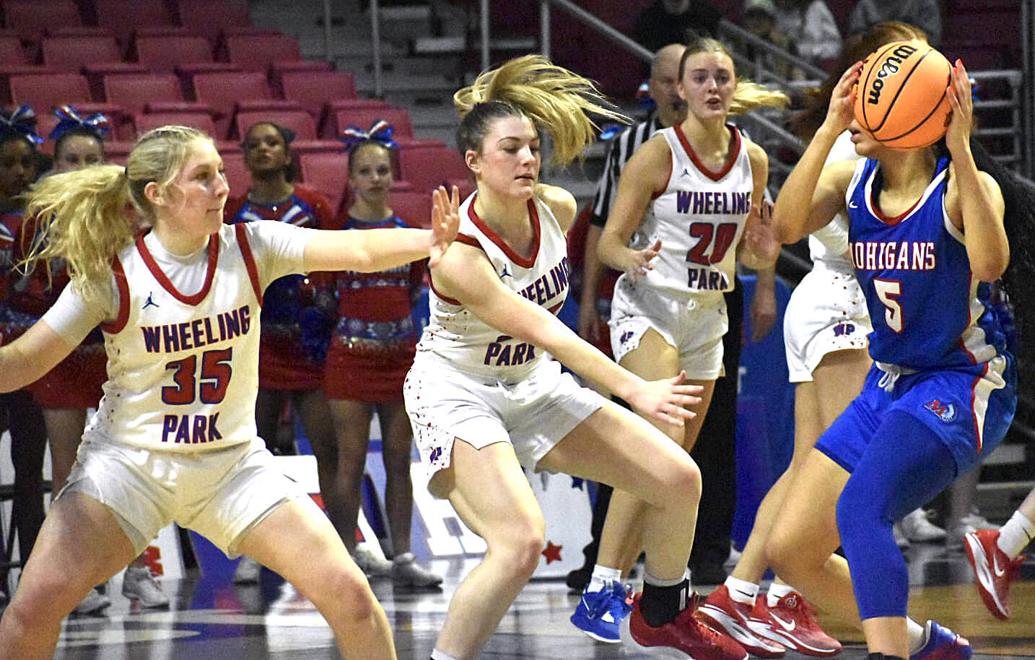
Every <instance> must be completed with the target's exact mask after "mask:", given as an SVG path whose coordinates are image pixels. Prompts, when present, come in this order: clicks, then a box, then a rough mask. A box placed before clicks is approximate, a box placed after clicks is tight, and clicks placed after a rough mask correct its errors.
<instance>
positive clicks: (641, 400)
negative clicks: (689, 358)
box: [626, 371, 704, 427]
mask: <svg viewBox="0 0 1035 660" xmlns="http://www.w3.org/2000/svg"><path fill="white" fill-rule="evenodd" d="M685 381H686V372H685V371H681V372H679V375H678V376H676V377H674V378H663V379H661V380H650V381H644V382H643V384H642V385H641V386H640V387H639V388H638V389H637V390H636V391H635V392H633V393H632V395H630V396H629V397H628V398H627V399H626V400H627V401H628V402H629V405H631V406H632V407H633V408H634V409H635V410H636V411H637V412H639V413H641V414H642V415H643V416H644V417H647V418H649V419H654V420H657V421H659V422H662V423H665V424H670V425H672V426H678V427H682V426H683V424H684V423H685V422H686V420H688V419H693V418H694V417H696V416H697V413H695V412H693V411H692V410H690V409H689V408H688V407H687V406H696V405H697V404H699V403H701V397H700V396H697V395H699V394H701V392H703V391H704V388H703V387H701V386H700V385H685V384H684V383H685Z"/></svg>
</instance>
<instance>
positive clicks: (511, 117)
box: [349, 56, 746, 660]
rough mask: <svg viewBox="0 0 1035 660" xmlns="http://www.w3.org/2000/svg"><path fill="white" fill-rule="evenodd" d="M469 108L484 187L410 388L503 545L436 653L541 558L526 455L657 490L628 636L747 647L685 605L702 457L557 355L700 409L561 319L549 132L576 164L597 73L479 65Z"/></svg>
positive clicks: (711, 647) (654, 412)
mask: <svg viewBox="0 0 1035 660" xmlns="http://www.w3.org/2000/svg"><path fill="white" fill-rule="evenodd" d="M454 103H455V105H456V106H457V109H458V110H459V111H460V114H461V117H462V119H461V122H460V128H459V130H458V131H457V143H458V146H459V148H460V150H461V152H462V153H463V155H464V159H465V162H466V163H467V167H468V168H469V169H470V170H471V171H472V172H473V173H474V175H475V179H476V181H477V192H476V193H475V194H474V195H472V196H471V197H469V198H468V199H467V200H465V201H464V203H463V204H462V205H461V207H460V211H459V214H460V227H461V229H460V233H458V235H457V242H458V243H460V244H459V245H454V246H453V247H452V248H451V249H450V252H449V254H448V255H447V256H446V257H445V258H444V259H443V260H442V262H441V263H440V264H439V266H438V268H437V269H435V268H433V269H432V271H431V275H432V285H433V286H432V291H431V301H430V306H431V320H430V323H429V325H428V327H427V328H425V330H424V334H423V336H422V337H421V340H420V343H419V344H418V346H417V354H416V357H415V359H414V362H413V368H412V369H411V370H410V372H409V374H408V375H407V377H406V382H405V385H404V389H403V396H404V398H405V401H406V411H407V413H408V414H409V416H410V423H411V425H412V427H413V436H414V440H415V442H416V445H417V448H418V449H419V450H420V454H421V459H422V461H423V462H424V464H425V465H426V466H427V468H428V471H429V473H430V478H429V489H430V490H431V492H432V493H433V494H435V495H436V496H439V497H448V498H449V500H450V502H451V503H452V505H453V507H454V508H455V509H456V510H457V513H458V514H459V515H460V517H461V518H462V519H463V521H464V522H465V523H466V524H467V526H468V527H470V528H471V529H472V530H474V531H475V532H477V533H478V534H479V535H480V536H481V537H482V538H484V539H485V541H486V544H487V546H488V552H487V553H486V555H485V558H484V559H483V560H482V561H481V563H480V564H479V565H478V566H477V567H475V568H474V569H473V570H472V571H471V572H470V573H469V574H468V575H467V576H466V577H465V578H464V580H463V582H462V583H461V584H460V586H459V587H458V588H457V590H456V593H455V595H454V596H453V599H452V601H451V602H450V605H449V613H448V614H447V616H446V621H445V625H443V627H442V631H441V632H440V633H439V636H438V640H437V641H436V644H435V649H434V651H433V653H432V658H434V659H435V660H452V659H455V658H464V659H468V658H474V657H477V656H478V653H479V651H480V650H481V648H482V647H483V646H484V645H485V643H486V642H487V641H488V639H489V637H490V636H491V635H492V633H493V631H494V630H495V629H496V626H497V625H498V624H499V622H500V619H501V618H502V617H503V615H504V614H505V613H506V611H507V609H508V608H509V607H510V605H511V603H512V602H513V600H514V598H515V597H516V596H517V595H518V593H519V592H520V591H521V589H522V588H523V587H524V586H525V584H526V583H527V582H528V579H529V577H530V576H531V574H532V572H533V571H534V570H535V568H536V567H537V566H538V565H539V561H540V553H541V551H542V549H543V546H544V544H545V540H544V536H545V532H544V529H543V528H544V522H543V514H542V512H541V511H540V509H539V506H538V504H537V502H536V500H535V495H534V494H533V493H532V489H531V488H530V487H529V484H528V479H527V478H526V476H525V474H524V473H523V472H522V467H524V468H526V469H529V470H536V471H538V470H549V471H560V472H565V473H569V474H573V475H577V476H581V477H585V478H589V479H593V480H595V481H600V482H604V483H608V484H611V485H612V486H614V487H616V488H619V489H622V490H626V491H629V492H630V493H633V494H634V495H635V496H636V497H639V498H641V499H643V500H644V501H645V502H647V504H646V506H645V510H644V512H643V521H644V528H645V533H644V545H645V547H646V555H647V559H646V577H645V578H644V583H645V584H644V590H643V594H642V597H640V598H639V599H638V600H637V602H636V604H635V605H634V606H633V611H632V614H631V615H630V616H629V617H628V619H627V620H631V622H632V623H631V625H630V636H629V638H627V640H628V641H629V643H630V645H631V646H633V647H634V648H637V649H644V648H646V650H647V652H649V653H654V654H658V653H665V652H668V653H670V654H678V657H684V656H693V657H701V658H710V659H712V660H741V659H742V658H746V654H745V653H744V651H743V649H741V648H740V647H739V645H737V644H735V643H733V642H732V641H730V640H728V639H726V638H724V637H721V636H719V635H718V634H717V633H715V632H714V631H712V630H711V629H709V628H708V627H706V626H704V625H703V624H701V623H700V622H699V621H698V620H697V619H696V618H695V617H694V608H693V607H692V606H688V605H687V602H688V600H689V599H688V594H687V588H688V584H687V580H686V579H685V577H684V573H685V571H686V562H687V558H688V557H689V555H690V546H691V543H692V539H693V529H694V521H695V518H696V513H697V503H698V501H699V499H700V494H701V481H700V472H699V471H698V469H697V466H696V465H695V464H694V462H693V460H692V459H691V458H690V457H689V456H688V455H687V454H686V453H685V452H683V451H682V450H680V449H679V448H678V447H676V446H675V445H674V444H673V443H672V442H670V441H669V440H668V439H667V438H666V437H665V436H664V434H663V433H661V432H660V431H658V430H657V429H655V428H654V427H652V426H651V425H650V424H649V423H647V422H646V421H645V420H644V419H642V418H640V417H638V416H637V415H635V414H633V413H632V412H630V411H628V410H626V409H624V408H622V407H620V406H618V405H617V404H615V403H612V402H611V401H608V400H606V399H604V398H603V397H602V396H600V395H599V394H597V393H596V392H594V391H593V390H591V389H589V388H588V387H579V386H578V385H577V384H576V383H575V381H574V379H573V378H572V377H571V375H570V374H564V373H562V372H561V368H560V365H559V364H558V361H560V362H563V363H564V364H565V365H567V366H568V367H569V368H571V369H572V371H574V372H576V373H578V374H579V375H581V376H583V377H584V378H586V379H587V380H589V381H591V382H593V383H594V384H596V385H598V386H602V387H604V388H606V389H608V390H610V391H612V392H614V393H616V394H617V395H619V396H621V397H622V398H623V399H624V400H626V401H628V402H629V403H630V404H631V405H632V407H633V408H635V409H637V410H639V411H640V412H641V413H642V414H643V415H644V417H648V418H650V419H654V420H657V421H659V422H665V423H668V424H671V425H673V426H676V427H679V426H681V425H682V423H683V421H684V420H688V419H691V418H692V416H693V413H692V412H691V411H690V410H688V409H687V406H692V405H696V404H697V403H700V399H699V398H698V397H696V396H694V395H695V394H697V393H698V392H699V391H700V390H699V388H697V387H693V386H688V385H683V384H682V380H683V375H682V374H673V376H674V377H673V378H664V379H659V380H654V381H647V380H645V379H642V378H640V377H638V376H636V375H634V374H632V373H630V372H629V371H626V370H625V369H623V368H621V367H620V366H618V365H617V364H615V363H614V362H612V361H611V360H609V359H608V358H607V357H606V356H605V355H604V354H603V353H601V352H600V351H599V350H597V349H596V348H594V347H593V346H591V345H590V344H588V343H586V342H584V341H582V340H581V339H579V337H578V336H577V335H576V334H575V333H574V332H572V331H571V330H570V329H569V328H567V327H566V326H565V325H564V324H563V323H562V322H561V321H560V320H559V319H558V318H557V317H556V316H555V315H554V313H555V312H556V311H557V310H559V309H560V307H561V305H563V303H564V299H565V297H566V295H567V290H568V271H569V266H568V259H567V256H566V245H565V239H564V234H565V232H566V231H567V230H568V228H569V227H570V226H571V224H572V222H573V221H574V219H575V199H574V197H572V195H571V193H569V192H567V191H566V190H562V189H560V188H557V187H554V186H548V185H544V184H542V183H540V182H539V174H540V171H539V168H540V152H539V147H540V131H549V133H550V137H551V138H552V144H553V145H554V150H555V156H554V159H555V161H557V162H558V163H568V162H571V161H572V160H573V159H574V158H575V157H577V156H578V155H579V154H580V153H581V152H582V149H583V148H584V147H585V146H586V144H587V143H588V142H589V141H590V140H591V139H592V137H593V130H592V129H593V124H592V122H591V121H590V119H589V117H588V116H587V113H594V114H596V115H598V116H600V115H603V116H608V117H611V118H617V117H618V116H617V115H616V114H615V113H614V112H612V111H609V110H607V109H606V108H605V107H604V105H603V104H604V103H605V102H604V101H603V99H602V98H601V97H600V96H599V92H597V90H596V88H595V87H594V86H593V84H592V83H591V82H590V81H588V80H586V79H585V78H582V77H580V76H577V75H575V74H573V73H571V72H570V71H567V70H566V69H562V68H560V67H557V66H554V65H553V64H551V63H550V62H549V61H547V60H545V59H544V58H542V57H540V56H526V57H520V58H516V59H514V60H511V61H509V62H506V63H505V64H503V65H502V66H501V67H500V68H499V69H495V70H492V71H487V72H484V73H482V74H481V75H480V76H479V77H478V78H477V79H476V80H475V82H474V84H473V85H471V86H469V87H465V88H464V89H461V90H460V91H459V92H457V93H456V95H455V96H454ZM349 233H351V232H349ZM453 250H456V252H455V253H454V252H453ZM551 356H552V357H551ZM553 358H556V360H557V361H555V360H554V359H553Z"/></svg>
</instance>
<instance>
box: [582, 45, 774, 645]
mask: <svg viewBox="0 0 1035 660" xmlns="http://www.w3.org/2000/svg"><path fill="white" fill-rule="evenodd" d="M679 93H680V96H681V97H682V98H683V99H685V100H686V102H687V116H686V119H684V120H683V121H682V122H680V123H679V124H676V125H675V126H673V127H671V128H667V129H664V130H662V131H659V133H658V134H656V135H655V137H653V138H652V139H651V140H650V141H649V142H647V143H646V144H645V145H643V146H642V147H640V149H639V151H637V152H636V154H635V155H634V156H633V158H632V160H630V161H629V164H628V165H627V166H626V168H625V171H624V172H623V174H622V178H621V180H620V181H619V188H618V199H617V200H615V204H614V206H613V208H612V211H611V215H610V216H609V217H608V221H607V225H606V226H605V227H604V231H603V234H602V235H601V237H600V243H599V245H598V248H597V249H598V253H599V255H600V258H601V260H602V261H603V262H604V263H606V264H607V265H609V266H611V267H612V268H614V269H615V270H618V271H622V272H623V273H624V274H623V275H622V277H620V278H619V280H618V284H617V285H616V286H615V296H614V300H613V303H612V314H611V322H610V325H611V344H612V349H613V352H614V356H615V359H616V360H618V362H619V363H620V364H621V365H622V366H624V367H626V368H627V369H629V370H630V371H632V372H633V373H636V374H637V375H640V376H642V377H644V378H651V379H653V378H670V377H671V376H673V375H674V374H677V373H680V371H685V372H686V374H687V377H688V378H689V380H690V381H691V382H693V383H694V384H696V385H698V386H700V387H701V388H702V396H701V398H702V403H701V406H700V407H699V409H698V410H699V414H698V415H697V416H696V417H695V418H694V419H693V420H691V421H690V422H689V423H688V424H687V425H686V426H685V427H683V428H676V427H673V426H661V425H659V426H661V428H662V430H663V431H665V433H666V434H667V435H668V436H669V437H670V438H671V439H672V440H673V441H674V442H675V444H676V445H677V446H678V447H680V448H681V451H686V452H689V451H690V450H691V449H692V448H693V445H694V443H695V442H696V440H697V434H698V432H699V430H700V427H701V423H702V422H703V421H704V417H705V413H706V411H707V410H708V405H709V403H710V401H711V395H712V391H713V389H714V386H715V380H716V379H717V378H718V377H719V376H721V375H722V337H723V335H724V334H725V333H726V330H727V327H728V323H727V318H726V306H725V302H724V298H723V292H724V291H728V290H731V289H732V288H733V286H734V282H735V277H734V276H735V273H734V270H735V268H736V262H737V260H738V258H739V259H740V261H741V262H742V263H743V264H744V265H746V266H748V267H749V268H755V269H765V268H769V267H771V266H772V264H773V263H774V262H775V260H776V257H777V255H778V254H779V246H778V245H777V244H776V241H775V240H774V238H773V236H772V231H771V227H768V226H767V220H768V216H767V215H766V214H763V213H762V212H756V213H754V214H753V213H752V210H753V209H756V210H757V209H759V208H761V205H762V203H763V195H764V192H765V186H766V181H767V179H768V173H769V166H768V158H767V157H766V154H765V152H764V151H763V150H762V149H761V147H759V146H757V145H755V144H754V143H752V142H750V141H749V140H747V139H746V138H745V137H744V136H743V135H742V134H741V133H740V132H739V131H738V130H737V129H736V128H735V127H733V126H730V125H728V124H727V123H726V119H727V117H728V115H729V114H730V112H731V111H732V112H745V111H747V110H750V109H752V108H756V107H762V106H777V105H783V104H785V103H786V101H787V97H786V96H784V95H783V94H780V93H776V92H770V91H768V90H766V89H765V88H763V87H760V86H758V85H755V84H754V83H751V82H748V81H744V80H740V81H738V80H737V77H736V72H735V69H734V66H733V62H732V59H731V58H730V55H729V53H728V51H727V50H726V48H725V47H724V46H723V45H722V44H721V43H719V42H718V41H716V40H714V39H705V38H699V39H695V40H694V41H692V42H691V43H690V44H689V45H688V46H687V48H686V50H685V51H684V53H683V57H682V59H681V61H680V66H679ZM746 228H748V234H749V240H746V241H743V242H742V241H741V238H742V237H743V236H744V235H745V229H746ZM616 504H617V506H616ZM642 506H643V505H642V503H641V502H639V501H637V499H636V498H635V497H632V496H631V494H630V493H615V495H614V496H613V499H612V501H611V508H610V510H609V511H608V519H607V523H606V524H605V526H604V534H603V537H602V538H601V543H600V553H599V555H598V559H597V562H598V563H597V567H596V568H595V569H594V577H593V579H592V580H591V582H590V585H589V586H588V587H587V593H586V594H584V597H583V602H582V603H580V605H579V607H580V609H582V608H585V609H586V610H587V618H592V619H594V620H600V613H601V612H600V610H601V609H613V606H611V605H609V604H608V602H607V600H606V599H604V598H603V597H598V596H597V594H601V593H604V594H606V593H607V592H608V591H612V592H613V593H617V591H616V590H613V589H611V587H610V585H612V584H614V583H615V582H617V581H619V580H620V577H621V575H622V573H623V571H625V570H628V568H629V567H628V566H627V565H625V564H627V563H628V562H629V558H630V557H635V556H636V554H638V550H639V547H638V546H639V536H640V533H639V530H640V523H639V521H640V519H641V516H642ZM619 596H620V594H619ZM610 600H611V601H614V600H615V597H614V596H612V597H611V599H610ZM579 614H580V613H579V611H576V614H575V616H576V617H578V616H579ZM612 618H614V614H612ZM600 636H601V637H603V638H613V637H612V636H613V633H612V632H611V631H609V630H603V629H602V630H601V631H600ZM747 650H748V651H750V652H762V653H765V652H769V651H772V650H775V649H772V648H771V645H768V644H762V645H761V646H760V648H759V649H754V648H748V649H747Z"/></svg>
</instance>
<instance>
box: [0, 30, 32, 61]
mask: <svg viewBox="0 0 1035 660" xmlns="http://www.w3.org/2000/svg"><path fill="white" fill-rule="evenodd" d="M0 62H3V63H4V64H5V65H7V64H28V63H29V56H28V54H27V53H26V52H25V49H24V48H23V47H22V41H21V39H19V38H18V37H16V36H14V35H5V36H2V37H0Z"/></svg>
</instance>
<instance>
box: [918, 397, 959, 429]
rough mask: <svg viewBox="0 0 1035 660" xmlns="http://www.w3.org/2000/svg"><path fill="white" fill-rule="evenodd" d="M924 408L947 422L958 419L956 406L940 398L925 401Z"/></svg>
mask: <svg viewBox="0 0 1035 660" xmlns="http://www.w3.org/2000/svg"><path fill="white" fill-rule="evenodd" d="M924 408H927V409H928V410H930V411H931V412H933V413H934V414H935V415H937V416H938V419H940V420H942V421H943V422H945V423H946V424H948V423H949V422H951V421H952V420H954V419H956V406H954V405H952V404H951V403H942V402H941V401H940V400H939V399H934V400H933V401H928V402H927V403H925V404H924Z"/></svg>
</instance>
